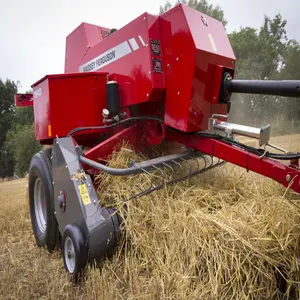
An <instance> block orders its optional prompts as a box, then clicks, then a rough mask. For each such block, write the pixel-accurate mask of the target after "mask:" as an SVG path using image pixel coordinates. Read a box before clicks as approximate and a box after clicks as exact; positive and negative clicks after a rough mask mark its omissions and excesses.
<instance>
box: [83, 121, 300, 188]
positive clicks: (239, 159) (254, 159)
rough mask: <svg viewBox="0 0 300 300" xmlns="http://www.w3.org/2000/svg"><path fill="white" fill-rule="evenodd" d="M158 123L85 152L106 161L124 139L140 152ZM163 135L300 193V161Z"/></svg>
mask: <svg viewBox="0 0 300 300" xmlns="http://www.w3.org/2000/svg"><path fill="white" fill-rule="evenodd" d="M155 125H156V122H155V121H148V122H145V123H141V124H136V125H132V126H131V127H129V128H127V129H124V130H122V131H120V132H119V133H118V134H115V135H114V136H112V137H110V138H109V139H107V140H106V141H104V142H103V143H102V144H99V145H97V146H96V147H94V148H92V149H90V150H89V151H88V152H86V153H85V156H86V157H87V158H90V159H93V160H95V161H100V160H105V159H107V157H108V156H109V155H110V154H111V152H112V151H113V150H114V149H115V147H116V146H117V145H118V144H119V143H120V142H121V141H122V140H126V141H129V142H130V143H131V145H132V146H133V147H134V148H135V149H136V150H137V151H139V150H140V149H143V147H146V146H147V143H151V140H149V139H148V137H147V136H149V134H148V131H149V130H146V129H147V127H148V129H151V128H154V127H155ZM155 134H159V132H157V131H155V130H154V131H152V134H151V135H152V136H153V135H155ZM163 137H166V139H167V140H169V141H175V142H177V143H180V144H182V145H185V146H187V147H189V148H192V149H195V150H198V151H200V152H202V153H204V154H207V155H212V156H214V157H217V158H220V159H222V160H224V161H227V162H230V163H233V164H235V165H238V166H240V167H243V168H245V169H246V170H247V171H253V172H255V173H258V174H261V175H264V176H266V177H268V178H271V179H273V180H275V181H277V182H279V183H280V184H282V185H283V186H285V187H288V186H289V187H290V188H291V189H292V190H294V191H295V192H296V193H300V169H299V160H297V162H296V161H294V162H292V163H291V164H290V165H289V166H288V165H284V164H282V163H280V162H279V161H276V160H272V159H269V158H267V157H264V158H260V156H258V155H255V154H252V153H249V152H247V151H245V150H243V149H241V148H238V147H234V146H232V145H229V144H226V143H224V142H222V141H219V140H216V139H212V138H206V137H202V136H199V135H195V134H191V135H186V134H183V133H181V132H179V131H173V130H172V131H170V130H167V131H166V136H164V135H163ZM160 138H162V137H160ZM154 140H155V139H154ZM84 167H85V169H86V171H87V172H89V173H90V174H93V173H96V172H98V171H97V170H94V169H93V168H90V167H87V166H84ZM287 176H289V177H290V178H291V181H288V180H287V179H286V178H287Z"/></svg>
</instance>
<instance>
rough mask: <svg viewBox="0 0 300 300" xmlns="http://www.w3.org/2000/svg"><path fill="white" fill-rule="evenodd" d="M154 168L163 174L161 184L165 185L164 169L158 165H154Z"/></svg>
mask: <svg viewBox="0 0 300 300" xmlns="http://www.w3.org/2000/svg"><path fill="white" fill-rule="evenodd" d="M152 168H154V169H156V170H158V171H159V172H160V173H161V174H162V177H161V178H162V184H161V185H163V184H164V182H165V174H164V172H163V170H162V169H160V168H158V167H156V166H152ZM157 177H158V176H157Z"/></svg>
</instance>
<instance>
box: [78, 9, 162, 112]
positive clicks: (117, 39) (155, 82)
mask: <svg viewBox="0 0 300 300" xmlns="http://www.w3.org/2000/svg"><path fill="white" fill-rule="evenodd" d="M77 71H80V72H95V71H101V72H102V71H103V72H108V73H109V74H110V79H111V80H117V81H118V82H119V84H120V91H121V106H123V107H126V106H129V105H132V104H138V103H142V102H146V101H159V100H163V90H164V87H165V86H164V76H163V73H162V72H163V69H162V48H161V37H160V24H159V19H158V18H157V17H155V16H152V15H150V14H148V13H144V14H143V15H141V16H140V17H138V18H136V19H135V20H133V21H132V22H130V23H129V24H127V25H126V26H124V27H123V28H121V29H119V30H117V31H116V32H114V33H113V34H111V35H109V36H108V37H107V38H105V39H104V40H103V41H102V42H100V43H98V44H97V45H95V46H94V47H92V48H91V49H89V51H88V52H87V53H86V55H85V56H84V58H83V60H82V62H81V64H80V67H79V69H78V70H77Z"/></svg>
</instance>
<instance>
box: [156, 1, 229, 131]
mask: <svg viewBox="0 0 300 300" xmlns="http://www.w3.org/2000/svg"><path fill="white" fill-rule="evenodd" d="M161 19H162V20H161V28H162V40H163V49H164V53H163V54H164V70H165V80H166V106H165V123H166V125H169V126H172V127H174V128H176V129H179V130H182V131H189V132H190V131H196V130H206V129H208V118H209V117H211V115H212V114H213V113H221V114H226V109H227V107H226V104H219V103H217V102H218V99H216V98H215V97H216V96H215V95H216V94H217V95H218V93H217V92H218V91H217V92H216V89H217V88H218V86H219V83H220V82H221V76H222V72H220V66H221V69H222V70H223V68H226V69H228V70H229V71H230V72H231V73H232V74H233V71H234V67H235V56H234V53H233V50H232V48H231V46H230V43H229V40H228V37H227V34H226V32H225V29H224V27H223V25H222V23H221V22H219V21H217V20H215V19H212V18H210V17H209V16H206V15H204V14H202V13H200V12H199V11H196V10H194V9H192V8H190V7H188V6H186V5H182V4H181V5H178V6H176V7H175V8H173V9H171V10H170V11H168V12H166V13H165V14H163V15H162V16H161ZM214 82H217V83H218V86H216V85H214Z"/></svg>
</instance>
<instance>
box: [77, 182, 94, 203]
mask: <svg viewBox="0 0 300 300" xmlns="http://www.w3.org/2000/svg"><path fill="white" fill-rule="evenodd" d="M78 187H79V193H80V196H81V199H82V202H83V204H84V205H88V204H90V203H91V199H90V196H89V192H88V190H87V187H86V184H80V185H79V186H78Z"/></svg>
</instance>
